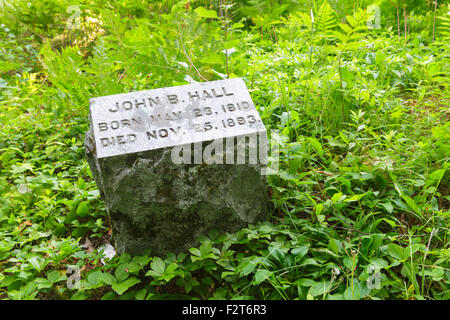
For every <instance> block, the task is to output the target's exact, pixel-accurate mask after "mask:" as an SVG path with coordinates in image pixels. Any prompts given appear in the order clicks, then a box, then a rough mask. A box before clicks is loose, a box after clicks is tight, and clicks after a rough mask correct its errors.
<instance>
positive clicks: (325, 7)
mask: <svg viewBox="0 0 450 320" xmlns="http://www.w3.org/2000/svg"><path fill="white" fill-rule="evenodd" d="M315 20H316V21H315V23H314V24H315V29H316V31H318V32H321V33H327V32H328V31H330V30H333V29H334V28H335V27H336V26H337V18H336V12H335V11H334V10H333V8H332V7H331V6H330V4H329V3H328V2H327V1H324V2H323V3H322V5H321V6H320V8H319V10H318V11H317V14H316V19H315Z"/></svg>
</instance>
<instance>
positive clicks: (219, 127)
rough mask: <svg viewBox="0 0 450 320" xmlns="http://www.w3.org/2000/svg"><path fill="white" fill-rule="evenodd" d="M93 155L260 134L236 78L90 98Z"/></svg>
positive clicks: (262, 129) (252, 109)
mask: <svg viewBox="0 0 450 320" xmlns="http://www.w3.org/2000/svg"><path fill="white" fill-rule="evenodd" d="M90 116H91V126H92V128H93V133H94V140H95V148H96V154H97V158H106V157H112V156H117V155H124V154H129V153H135V152H142V151H149V150H154V149H161V148H167V147H173V146H177V145H185V144H190V143H196V142H201V141H213V140H217V139H221V138H227V137H236V136H243V135H249V134H255V133H264V134H265V132H266V129H265V127H264V125H263V123H262V121H261V118H260V116H259V114H258V112H257V111H256V109H255V106H254V104H253V102H252V99H251V97H250V94H249V93H248V90H247V88H246V86H245V83H244V81H243V80H242V79H241V78H236V79H229V80H219V81H211V82H204V83H197V84H192V85H184V86H177V87H169V88H161V89H154V90H146V91H139V92H132V93H124V94H117V95H112V96H105V97H98V98H93V99H91V100H90Z"/></svg>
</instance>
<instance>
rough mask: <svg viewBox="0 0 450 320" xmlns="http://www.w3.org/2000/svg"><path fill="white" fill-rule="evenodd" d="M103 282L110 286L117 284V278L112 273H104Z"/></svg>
mask: <svg viewBox="0 0 450 320" xmlns="http://www.w3.org/2000/svg"><path fill="white" fill-rule="evenodd" d="M101 279H102V281H103V282H104V283H106V284H108V285H110V286H112V285H113V284H116V283H117V280H116V278H115V277H114V276H113V275H112V274H111V273H107V272H105V273H103V274H102V277H101Z"/></svg>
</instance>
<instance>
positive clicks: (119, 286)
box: [111, 277, 141, 295]
mask: <svg viewBox="0 0 450 320" xmlns="http://www.w3.org/2000/svg"><path fill="white" fill-rule="evenodd" d="M139 282H141V280H139V279H138V278H136V277H131V278H128V279H127V280H125V281H123V282H121V283H115V284H113V285H112V286H111V288H112V289H113V290H114V291H115V292H116V293H117V294H118V295H121V294H122V293H124V292H125V291H127V290H128V289H129V288H131V287H132V286H134V285H135V284H137V283H139Z"/></svg>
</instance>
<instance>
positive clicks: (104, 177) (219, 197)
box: [85, 78, 268, 255]
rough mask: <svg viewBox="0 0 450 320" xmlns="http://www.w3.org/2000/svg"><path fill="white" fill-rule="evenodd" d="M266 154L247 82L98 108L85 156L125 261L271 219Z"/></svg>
mask: <svg viewBox="0 0 450 320" xmlns="http://www.w3.org/2000/svg"><path fill="white" fill-rule="evenodd" d="M267 148H268V145H267V135H266V129H265V127H264V125H263V123H262V121H261V118H260V116H259V114H258V112H257V110H256V108H255V106H254V104H253V102H252V99H251V97H250V94H249V92H248V90H247V88H246V86H245V83H244V81H243V80H242V79H240V78H237V79H229V80H219V81H211V82H205V83H196V84H192V85H184V86H177V87H168V88H160V89H154V90H146V91H139V92H132V93H124V94H117V95H111V96H104V97H97V98H93V99H91V100H90V129H89V131H88V132H87V134H86V139H85V151H86V157H87V160H88V163H89V166H90V169H91V172H92V175H93V177H94V179H95V181H96V183H97V186H98V188H99V190H100V195H101V197H102V199H103V200H104V202H105V207H106V210H107V213H108V215H109V218H110V222H111V226H112V235H113V244H114V246H115V248H116V250H117V251H118V252H119V253H121V252H128V253H132V254H141V253H144V252H147V251H148V249H150V250H151V253H152V254H157V255H160V254H164V253H166V252H168V251H171V252H180V251H184V250H186V249H188V248H190V247H192V246H195V245H196V244H197V243H196V240H197V238H198V236H200V235H201V234H205V233H207V232H208V231H209V230H210V229H216V230H218V231H219V232H235V231H237V230H239V229H241V228H243V227H245V226H247V225H248V224H249V223H256V222H258V221H262V220H264V219H266V218H267V214H268V208H267V204H268V198H267V190H266V179H265V175H264V170H265V168H266V165H267Z"/></svg>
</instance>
